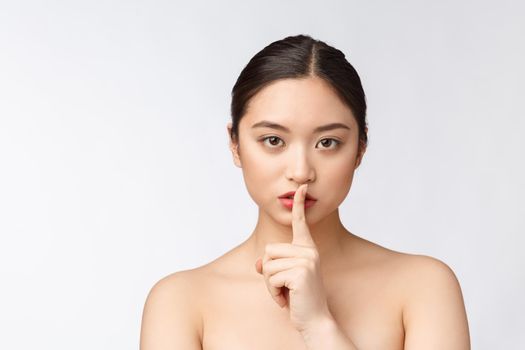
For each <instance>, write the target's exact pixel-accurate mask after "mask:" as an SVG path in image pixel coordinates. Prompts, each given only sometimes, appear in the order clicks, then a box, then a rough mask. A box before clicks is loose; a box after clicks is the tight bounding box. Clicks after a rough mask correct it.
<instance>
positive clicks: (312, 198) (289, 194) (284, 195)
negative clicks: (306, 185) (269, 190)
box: [279, 191, 317, 201]
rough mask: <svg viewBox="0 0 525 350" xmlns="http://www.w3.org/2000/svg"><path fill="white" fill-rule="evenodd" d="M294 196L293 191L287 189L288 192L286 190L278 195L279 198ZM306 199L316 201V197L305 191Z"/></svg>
mask: <svg viewBox="0 0 525 350" xmlns="http://www.w3.org/2000/svg"><path fill="white" fill-rule="evenodd" d="M290 196H291V197H294V196H295V191H289V192H286V193H283V194H281V195H280V196H279V198H282V197H290ZM305 198H306V200H312V201H316V200H317V198H315V197H312V196H310V195H309V194H308V192H306V197H305Z"/></svg>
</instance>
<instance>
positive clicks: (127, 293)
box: [0, 0, 525, 350]
mask: <svg viewBox="0 0 525 350" xmlns="http://www.w3.org/2000/svg"><path fill="white" fill-rule="evenodd" d="M524 10H525V6H524V5H523V3H521V2H518V1H501V0H500V1H459V2H458V1H452V0H446V1H415V0H414V1H387V0H384V1H366V2H365V1H362V2H356V1H323V3H322V4H321V2H307V1H287V2H281V1H265V2H260V1H258V2H249V1H230V2H225V1H223V2H212V1H209V2H208V3H203V2H193V3H192V4H191V5H188V4H187V3H186V2H184V3H183V2H178V3H177V2H174V1H124V0H119V1H83V2H81V1H13V2H10V3H9V2H4V1H3V2H1V4H0V283H1V288H0V333H1V336H0V348H2V349H89V350H92V349H133V348H135V349H136V348H138V341H139V332H140V321H141V320H140V318H141V315H142V308H143V304H144V301H145V298H146V296H147V293H148V292H149V290H150V288H151V287H152V286H153V284H154V283H155V282H156V281H158V280H159V279H160V278H162V277H164V276H166V275H168V274H170V273H172V272H175V271H179V270H184V269H189V268H194V267H198V266H200V265H203V264H205V263H208V262H209V261H211V260H214V259H215V258H217V257H219V256H220V255H222V254H224V253H225V252H227V251H228V250H230V249H231V248H233V247H234V246H236V245H237V244H239V243H240V242H242V241H243V240H245V239H246V238H247V237H248V235H249V234H250V233H251V231H252V229H253V228H254V225H255V219H256V216H257V207H256V205H255V203H254V202H253V201H252V200H251V198H250V197H249V195H248V193H247V191H246V188H245V186H244V181H243V178H242V173H241V169H239V168H236V167H235V166H234V165H233V161H232V159H231V155H230V153H229V150H228V147H227V146H228V142H227V141H228V138H227V133H226V124H227V122H228V121H229V120H230V119H229V118H230V116H229V106H230V105H229V104H230V102H231V100H230V93H231V88H232V87H233V84H234V83H235V80H236V79H237V76H238V75H239V73H240V71H241V70H242V68H243V67H244V66H245V65H246V63H247V62H248V60H249V59H250V58H251V57H252V56H253V55H254V54H255V53H256V52H258V51H259V50H260V49H262V48H263V47H264V46H266V45H267V44H269V43H271V42H272V41H275V40H279V39H282V38H284V37H285V36H288V35H295V34H309V35H311V36H312V37H314V38H316V39H320V40H323V41H325V42H327V43H328V44H330V45H333V46H335V47H336V48H339V49H340V50H342V51H343V52H344V53H345V54H346V57H347V59H348V60H349V61H350V62H351V63H352V64H353V65H354V67H355V68H356V69H357V71H358V72H359V74H360V76H361V79H362V81H363V86H364V88H365V92H366V95H367V101H368V105H369V109H368V123H369V142H370V143H369V147H368V151H367V153H366V155H365V158H364V161H363V163H362V165H361V167H360V168H359V169H358V171H357V173H356V177H355V178H354V182H353V186H352V189H351V190H350V194H349V196H348V198H347V199H346V201H345V202H344V203H343V205H342V206H341V208H340V214H341V217H342V220H343V223H344V224H345V226H346V227H347V229H349V230H350V231H352V232H353V233H355V234H357V235H359V236H362V237H364V238H366V239H368V240H371V241H373V242H376V243H378V244H381V245H383V246H385V247H388V248H390V249H394V250H398V251H402V252H407V253H412V254H425V255H430V256H433V257H435V258H438V259H440V260H442V261H444V262H445V263H447V264H448V265H449V266H450V267H451V268H452V269H453V270H454V271H455V273H456V275H457V277H458V279H459V280H460V283H461V286H462V290H463V294H464V298H465V304H466V308H467V313H468V318H469V325H470V332H471V337H472V348H473V349H523V348H525V335H524V333H523V332H522V331H523V329H524V328H525V324H524V321H523V317H524V313H525V302H524V299H523V296H524V295H525V272H524V270H525V259H524V257H523V253H522V251H523V245H524V243H525V239H524V233H525V205H524V197H525V186H524V185H525V181H524V179H525V167H524V161H523V158H524V156H523V153H524V152H523V151H524V149H525V141H524V139H523V134H524V132H525V119H524V115H525V113H524V112H525V107H524V93H525V87H524V86H525V83H524V81H525V65H524V62H525V39H524V37H525V21H524V18H525V16H524Z"/></svg>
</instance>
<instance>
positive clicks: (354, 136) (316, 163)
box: [228, 77, 364, 225]
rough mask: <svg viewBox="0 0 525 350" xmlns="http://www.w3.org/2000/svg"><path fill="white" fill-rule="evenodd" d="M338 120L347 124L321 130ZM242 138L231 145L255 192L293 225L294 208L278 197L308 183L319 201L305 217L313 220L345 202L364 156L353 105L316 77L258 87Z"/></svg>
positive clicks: (258, 199)
mask: <svg viewBox="0 0 525 350" xmlns="http://www.w3.org/2000/svg"><path fill="white" fill-rule="evenodd" d="M265 122H269V123H273V124H278V125H280V126H282V127H283V128H272V127H271V126H269V125H267V124H266V125H265ZM334 123H337V124H340V125H343V126H346V127H337V128H333V129H329V130H323V131H316V129H317V128H319V127H322V126H325V125H328V124H334ZM230 128H231V123H229V124H228V129H230ZM284 128H286V129H288V131H286V130H284ZM239 140H240V142H239V145H237V144H234V143H232V142H230V147H231V150H232V154H233V157H234V163H235V165H237V166H238V167H240V168H242V170H243V176H244V180H245V183H246V187H247V189H248V192H249V194H250V196H251V197H252V199H253V200H254V201H255V202H256V203H257V205H258V206H259V209H260V210H264V211H265V212H266V213H267V214H268V215H269V216H271V217H272V218H273V219H274V220H276V221H278V222H280V223H282V224H283V225H291V209H289V208H287V207H285V206H284V205H283V204H282V203H281V201H280V200H279V196H281V195H283V194H284V193H286V192H288V191H295V190H296V189H297V188H298V187H299V185H301V184H303V183H308V184H309V185H308V194H309V195H311V196H313V197H314V198H317V201H316V202H315V204H314V205H313V206H311V207H309V208H306V218H307V222H308V223H309V224H314V223H316V222H317V221H319V220H321V219H323V218H324V217H326V216H327V215H329V214H331V213H332V212H334V211H335V210H336V209H337V208H338V207H339V205H340V204H341V203H342V202H343V200H344V199H345V197H346V196H347V194H348V192H349V190H350V187H351V184H352V179H353V175H354V170H355V169H356V168H357V166H359V163H360V160H361V157H362V154H361V155H359V154H358V127H357V123H356V121H355V119H354V117H353V114H352V112H351V110H350V109H349V108H348V107H347V106H346V105H345V104H344V103H343V102H342V101H341V100H340V99H339V97H338V96H337V95H336V93H335V92H334V91H332V90H331V88H330V87H329V85H327V83H326V82H324V81H323V80H322V79H320V78H317V77H314V78H312V77H309V78H306V79H282V80H279V81H276V82H274V83H272V84H271V85H269V86H267V87H265V88H264V89H263V90H261V91H259V93H257V94H256V95H255V96H254V97H253V98H252V99H251V100H250V102H249V104H248V109H247V112H246V114H245V115H244V116H243V118H242V119H241V122H240V123H239ZM237 146H239V147H238V148H237ZM362 151H364V149H363V150H362Z"/></svg>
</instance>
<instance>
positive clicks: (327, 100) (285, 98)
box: [241, 77, 354, 128]
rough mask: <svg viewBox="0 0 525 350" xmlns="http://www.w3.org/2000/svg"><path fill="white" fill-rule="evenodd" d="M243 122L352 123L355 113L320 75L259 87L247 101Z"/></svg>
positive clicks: (313, 125) (249, 124) (305, 125)
mask: <svg viewBox="0 0 525 350" xmlns="http://www.w3.org/2000/svg"><path fill="white" fill-rule="evenodd" d="M243 120H245V121H244V123H243V124H244V125H245V126H247V127H251V125H253V124H254V123H257V122H258V121H261V120H270V121H272V122H277V123H279V124H284V125H288V126H290V127H291V128H296V127H302V128H304V127H312V128H314V127H316V126H318V125H320V124H324V123H332V122H340V123H346V124H347V125H352V124H353V123H354V116H353V113H352V111H351V110H350V108H349V107H348V106H347V105H346V104H345V103H344V102H343V101H342V100H341V99H340V97H339V96H338V95H337V93H336V92H335V91H334V90H333V88H332V87H331V86H330V85H329V84H328V83H327V82H326V81H324V80H323V79H321V78H318V77H308V78H302V79H281V80H278V81H275V82H273V83H271V84H270V85H268V86H266V87H264V88H263V89H262V90H260V91H259V92H258V93H257V94H256V95H255V96H253V97H252V99H251V100H250V101H249V103H248V106H247V110H246V114H245V115H244V117H243V118H242V120H241V122H242V121H243Z"/></svg>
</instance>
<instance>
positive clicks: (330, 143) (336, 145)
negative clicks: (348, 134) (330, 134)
mask: <svg viewBox="0 0 525 350" xmlns="http://www.w3.org/2000/svg"><path fill="white" fill-rule="evenodd" d="M323 141H330V142H329V143H328V144H329V145H333V144H335V146H334V147H332V148H331V149H335V148H337V147H339V145H340V144H341V141H339V140H336V139H332V138H328V139H322V140H321V141H320V142H319V143H322V144H323V145H326V143H325V142H323ZM329 149H330V148H329Z"/></svg>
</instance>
